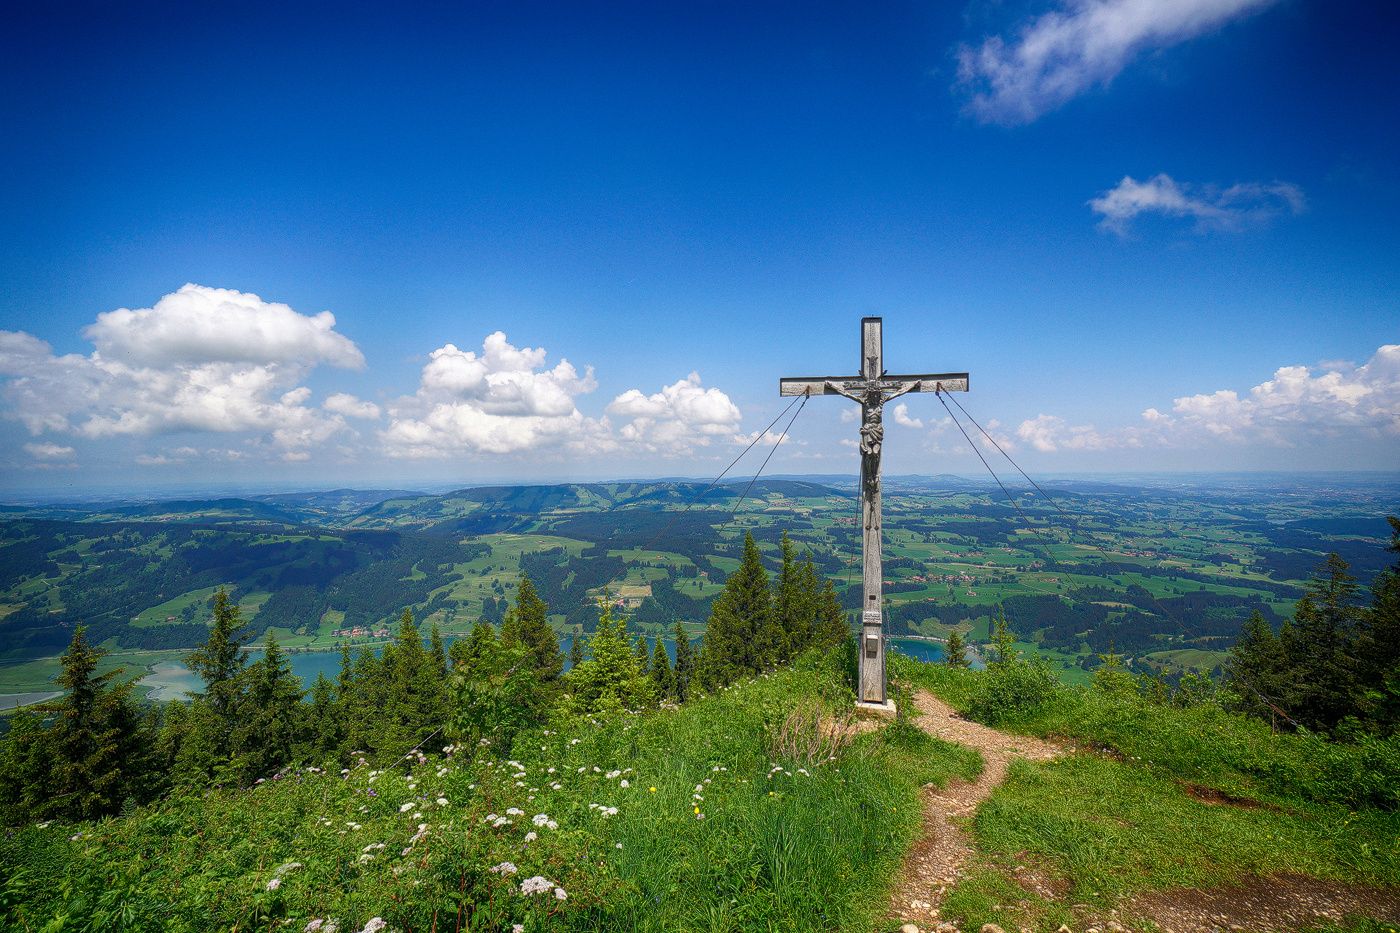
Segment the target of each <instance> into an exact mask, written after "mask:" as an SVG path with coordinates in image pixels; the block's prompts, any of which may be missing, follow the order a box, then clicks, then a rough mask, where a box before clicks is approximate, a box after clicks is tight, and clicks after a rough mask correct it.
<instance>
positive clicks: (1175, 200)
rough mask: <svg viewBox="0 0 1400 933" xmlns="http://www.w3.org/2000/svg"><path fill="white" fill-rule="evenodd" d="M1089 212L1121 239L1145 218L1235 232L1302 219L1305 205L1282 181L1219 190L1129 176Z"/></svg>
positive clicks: (1160, 178) (1293, 188)
mask: <svg viewBox="0 0 1400 933" xmlns="http://www.w3.org/2000/svg"><path fill="white" fill-rule="evenodd" d="M1089 207H1090V209H1092V210H1093V211H1094V212H1095V213H1097V214H1102V215H1103V220H1102V221H1101V222H1100V223H1099V226H1100V227H1102V228H1103V229H1105V230H1111V231H1113V232H1114V233H1117V234H1119V235H1122V234H1124V233H1126V232H1127V229H1128V225H1129V224H1130V223H1131V222H1132V220H1133V219H1134V218H1135V217H1138V216H1140V215H1142V214H1161V215H1163V216H1166V217H1187V218H1192V219H1194V220H1195V221H1196V225H1197V227H1198V228H1206V227H1215V228H1218V229H1223V230H1237V229H1239V228H1241V227H1243V226H1244V225H1245V224H1247V223H1251V222H1258V221H1262V220H1267V219H1269V218H1270V217H1276V216H1278V215H1279V214H1299V213H1302V212H1303V210H1304V209H1306V207H1307V199H1306V198H1305V197H1304V196H1303V190H1302V189H1301V188H1299V187H1298V186H1297V185H1294V184H1290V183H1288V182H1281V181H1276V182H1271V183H1268V184H1262V183H1258V182H1250V183H1246V184H1236V185H1231V186H1230V187H1228V188H1221V187H1218V186H1215V185H1188V184H1182V183H1180V182H1177V181H1175V180H1174V179H1172V177H1171V176H1169V175H1166V174H1159V175H1154V176H1152V177H1151V178H1149V179H1147V181H1137V180H1136V179H1134V178H1132V177H1130V176H1126V175H1125V176H1124V177H1123V180H1122V181H1120V182H1119V183H1118V184H1117V185H1116V186H1115V187H1113V188H1111V189H1109V190H1108V191H1105V192H1104V193H1103V194H1101V195H1099V196H1098V197H1096V198H1093V199H1091V200H1090V201H1089Z"/></svg>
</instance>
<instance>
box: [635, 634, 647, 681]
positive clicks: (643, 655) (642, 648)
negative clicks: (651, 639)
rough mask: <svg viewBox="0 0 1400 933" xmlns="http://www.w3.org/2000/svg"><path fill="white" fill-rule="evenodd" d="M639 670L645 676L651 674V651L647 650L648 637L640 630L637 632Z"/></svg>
mask: <svg viewBox="0 0 1400 933" xmlns="http://www.w3.org/2000/svg"><path fill="white" fill-rule="evenodd" d="M636 652H637V670H638V672H640V673H641V675H642V676H643V677H647V676H650V674H651V652H650V651H648V650H647V637H646V636H645V635H643V634H641V633H640V632H639V633H638V634H637V645H636Z"/></svg>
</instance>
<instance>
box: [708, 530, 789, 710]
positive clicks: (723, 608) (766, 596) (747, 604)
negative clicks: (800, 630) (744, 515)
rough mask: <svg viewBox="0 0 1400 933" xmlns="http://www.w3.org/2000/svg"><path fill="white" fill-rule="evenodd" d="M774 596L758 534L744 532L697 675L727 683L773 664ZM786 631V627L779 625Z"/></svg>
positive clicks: (714, 609)
mask: <svg viewBox="0 0 1400 933" xmlns="http://www.w3.org/2000/svg"><path fill="white" fill-rule="evenodd" d="M772 603H773V600H772V595H771V594H770V592H769V590H768V573H767V571H765V570H764V569H763V561H762V559H761V558H760V557H759V553H758V545H757V544H755V543H754V540H753V535H751V534H749V533H748V532H747V531H746V532H744V552H743V559H742V561H741V562H740V564H739V569H738V570H736V571H735V572H734V573H733V574H732V575H730V577H729V579H728V580H726V581H725V584H724V591H723V592H721V593H720V594H719V596H718V597H716V598H715V602H714V606H713V607H712V609H711V610H710V621H709V623H708V624H707V625H706V627H705V648H704V652H703V653H702V654H701V656H700V662H699V664H698V665H697V670H696V674H697V675H698V676H699V678H700V680H701V681H702V683H704V684H705V685H706V686H709V687H723V686H727V685H729V684H731V683H733V682H734V681H735V680H737V679H738V678H740V677H742V676H744V675H745V674H751V673H753V674H756V673H758V672H760V671H762V670H764V669H765V668H766V667H767V666H768V665H769V664H770V663H772V658H771V656H770V655H769V654H768V653H767V651H766V650H765V649H769V648H771V645H772V639H771V636H772V634H773V630H774V628H775V623H774V621H773V605H772ZM779 631H781V630H779Z"/></svg>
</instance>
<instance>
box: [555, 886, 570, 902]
mask: <svg viewBox="0 0 1400 933" xmlns="http://www.w3.org/2000/svg"><path fill="white" fill-rule="evenodd" d="M554 899H555V900H556V901H567V900H568V899H569V895H567V894H565V893H564V889H563V888H555V889H554Z"/></svg>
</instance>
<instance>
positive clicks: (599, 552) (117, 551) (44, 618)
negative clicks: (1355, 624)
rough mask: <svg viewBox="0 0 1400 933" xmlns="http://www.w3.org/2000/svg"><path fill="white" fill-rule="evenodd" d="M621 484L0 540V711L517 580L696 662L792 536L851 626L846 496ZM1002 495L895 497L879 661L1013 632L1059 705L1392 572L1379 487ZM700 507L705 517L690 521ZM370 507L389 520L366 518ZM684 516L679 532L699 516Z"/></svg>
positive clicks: (1163, 483) (381, 630)
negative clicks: (710, 632)
mask: <svg viewBox="0 0 1400 933" xmlns="http://www.w3.org/2000/svg"><path fill="white" fill-rule="evenodd" d="M744 485H745V484H736V485H720V486H716V487H714V488H713V489H710V490H708V491H705V490H704V487H703V486H701V485H699V484H692V483H616V484H598V485H566V486H520V487H485V488H471V489H463V490H458V491H456V492H452V493H448V494H446V495H442V496H425V495H414V494H407V493H401V492H395V491H392V490H390V491H383V492H381V493H374V492H362V493H355V492H353V491H347V490H341V491H337V492H335V493H307V494H305V495H301V496H297V495H287V494H280V495H277V496H268V497H264V498H261V499H259V498H250V499H221V500H209V501H203V500H202V501H185V502H162V503H135V504H133V503H109V504H103V505H98V506H90V507H85V508H81V509H80V508H78V507H74V506H43V505H35V506H27V507H10V508H9V509H8V510H7V512H6V520H5V521H3V522H0V696H4V695H16V694H25V693H32V692H36V691H42V690H44V689H47V688H48V687H49V686H50V685H51V684H52V677H53V673H54V672H55V671H56V670H57V664H56V661H55V660H54V659H55V657H56V656H57V655H58V654H59V653H61V652H62V650H63V648H64V647H65V646H66V644H67V642H68V641H69V640H70V638H71V635H72V630H73V627H74V626H76V625H78V624H85V625H87V626H88V627H89V637H90V638H91V639H92V640H93V641H96V642H99V643H101V644H102V645H103V646H104V647H106V648H108V649H110V650H112V651H113V652H114V653H113V655H112V656H111V657H110V658H109V659H108V661H107V663H108V664H110V665H120V664H130V665H137V666H141V667H146V668H147V669H148V670H154V668H155V667H156V666H158V665H160V664H166V663H170V662H171V661H172V660H173V659H178V658H179V657H181V656H182V655H183V653H184V652H186V651H187V650H188V649H189V648H190V647H192V646H194V645H195V644H197V643H198V642H200V641H201V640H202V639H203V635H204V632H205V631H206V623H207V621H208V619H209V615H210V600H211V597H212V595H213V593H215V592H216V591H217V590H218V589H219V588H221V587H222V588H224V589H226V590H227V591H228V592H229V593H230V594H231V595H233V596H234V597H235V599H236V600H237V601H238V603H239V605H240V609H241V612H242V617H243V619H244V620H245V621H246V622H247V623H248V627H249V630H250V631H251V632H252V633H253V634H254V635H255V637H256V639H258V640H261V639H264V638H265V637H266V633H267V632H272V633H273V634H275V636H276V637H277V640H278V641H279V643H280V644H282V645H283V646H284V648H287V649H289V650H292V651H294V652H301V651H305V652H321V651H337V650H338V649H339V648H340V647H341V646H342V645H345V644H350V645H352V646H364V645H373V644H375V643H377V642H379V641H382V640H383V639H384V638H386V637H387V629H388V628H389V627H390V626H391V625H392V623H393V621H394V620H395V619H397V618H398V616H399V615H400V614H401V613H402V612H403V610H404V609H405V608H407V609H411V610H412V611H413V613H414V615H415V616H416V618H417V619H418V621H419V623H420V625H421V626H422V627H423V629H424V631H426V630H427V629H428V627H430V626H432V625H436V626H438V628H439V629H440V631H441V632H443V633H444V635H447V636H449V637H450V636H452V635H454V634H462V633H465V632H467V631H469V630H470V629H471V627H472V626H473V625H475V624H476V622H477V621H478V620H481V619H484V620H486V621H488V622H492V623H499V622H500V621H501V619H502V618H503V616H504V614H505V612H506V611H507V610H508V608H509V606H510V605H511V603H512V601H513V599H514V594H515V592H516V590H517V588H518V586H519V584H520V580H521V577H522V575H523V574H529V576H530V577H531V580H532V582H533V583H534V585H535V587H536V589H537V590H538V591H539V593H540V595H541V596H542V597H543V598H544V599H545V600H546V602H547V603H548V604H549V606H550V611H551V615H550V621H551V624H552V625H553V626H554V627H555V629H556V631H557V632H558V633H559V634H560V636H561V637H566V638H571V637H574V636H579V637H584V638H586V637H587V636H588V635H589V633H590V632H591V631H592V630H593V628H594V627H595V626H596V622H597V609H596V602H597V599H598V598H599V597H600V596H602V595H603V594H604V593H605V592H606V593H607V594H608V595H609V596H610V597H612V598H613V599H614V600H615V601H616V602H617V603H618V606H619V609H620V610H621V611H623V612H625V613H626V614H627V615H628V616H629V624H630V627H631V628H632V630H633V631H637V632H641V633H642V634H645V635H647V636H648V637H649V638H651V639H656V638H662V639H663V640H668V639H669V638H670V637H671V634H672V632H673V630H674V627H675V625H676V623H677V622H678V621H679V622H680V623H681V625H682V627H683V629H684V630H685V631H686V633H687V635H688V636H689V637H690V638H692V639H695V638H699V637H700V636H701V635H702V634H703V632H704V624H705V621H706V619H707V618H708V615H709V606H710V603H711V601H712V600H713V599H714V597H715V596H716V595H717V594H718V593H719V592H720V591H721V589H722V587H723V584H724V581H725V579H726V578H727V576H728V574H729V573H731V572H732V571H733V570H734V569H735V567H736V566H737V557H738V554H739V550H740V548H741V546H742V542H743V538H744V535H746V534H751V535H752V536H753V537H754V539H755V541H756V542H757V543H758V546H759V548H760V550H761V551H762V553H763V555H764V557H765V559H766V560H768V561H769V562H770V563H769V566H770V568H771V567H776V566H777V563H778V560H779V555H780V548H781V540H782V536H783V535H784V534H786V535H787V536H788V538H789V540H790V541H791V542H792V544H793V545H794V546H795V548H796V550H797V552H798V554H799V555H810V557H811V559H812V561H813V562H814V564H815V565H816V567H817V569H818V571H819V572H820V573H821V574H823V575H824V576H825V577H826V578H827V579H829V580H830V581H831V582H832V583H833V585H834V586H835V587H836V589H837V591H838V594H839V596H840V597H841V599H842V600H843V604H844V605H845V606H846V607H847V608H848V609H851V610H854V608H855V607H856V606H857V605H858V604H859V598H860V593H859V586H860V583H859V566H858V561H859V556H860V555H859V528H858V527H857V517H856V516H857V508H856V502H855V500H854V498H853V493H854V486H855V484H854V482H853V481H851V480H843V479H841V478H835V479H833V478H829V477H828V478H825V481H824V482H816V481H808V480H806V479H800V480H799V479H771V480H761V481H759V482H758V483H756V484H754V486H753V487H752V489H750V490H749V491H748V494H747V496H744V495H743V493H744ZM1041 486H1042V488H1043V489H1044V490H1045V492H1046V493H1048V494H1049V496H1050V499H1051V500H1053V501H1047V499H1046V498H1044V497H1042V496H1041V495H1040V494H1039V493H1038V492H1037V491H1036V490H1035V489H1033V488H1031V487H1029V486H1026V485H1022V486H1013V487H1011V493H1012V500H1011V501H1008V499H1007V498H1006V496H1005V495H1004V494H1003V493H1002V491H1001V490H999V489H998V488H997V487H995V486H987V485H984V484H978V483H974V482H971V481H967V480H962V479H959V478H957V477H891V478H888V479H887V480H886V489H885V520H886V528H885V532H886V533H885V538H886V547H885V554H884V558H885V564H884V566H885V587H886V608H887V624H888V629H889V632H890V634H891V635H892V636H896V637H899V636H912V637H915V638H924V639H942V638H945V637H946V636H947V634H948V633H949V632H950V631H953V630H956V631H958V632H959V633H960V634H961V635H962V637H963V638H964V640H965V641H968V642H970V643H971V644H972V645H974V646H975V645H979V644H984V643H986V642H987V641H988V639H989V626H990V622H991V619H992V617H993V615H994V614H995V613H996V612H997V611H1004V612H1005V614H1006V617H1007V620H1008V622H1009V624H1010V626H1011V628H1012V630H1013V631H1014V632H1015V633H1016V635H1017V638H1018V639H1019V642H1018V644H1019V646H1020V647H1021V649H1022V650H1023V651H1025V652H1027V653H1029V652H1038V653H1040V654H1042V655H1043V656H1045V657H1047V658H1048V660H1049V661H1050V663H1051V665H1052V668H1053V669H1054V670H1055V671H1056V673H1057V674H1058V675H1059V676H1060V677H1061V679H1062V680H1065V681H1066V682H1069V683H1075V682H1079V681H1081V680H1082V679H1084V678H1085V677H1087V676H1088V674H1089V671H1090V670H1092V669H1093V667H1095V666H1096V665H1097V664H1098V663H1099V660H1098V656H1099V655H1100V654H1104V653H1110V652H1111V653H1114V654H1118V655H1121V656H1123V657H1124V658H1125V660H1126V661H1127V662H1128V663H1130V664H1132V665H1134V666H1136V667H1138V668H1140V669H1155V668H1163V667H1164V668H1166V669H1168V670H1173V669H1182V668H1189V669H1196V670H1200V671H1203V672H1207V673H1208V672H1210V671H1213V670H1215V669H1216V667H1217V666H1218V665H1219V664H1220V663H1221V662H1222V661H1223V659H1224V658H1225V656H1226V652H1227V651H1228V649H1229V647H1230V645H1231V644H1232V643H1233V641H1234V639H1235V637H1236V636H1237V635H1238V632H1239V629H1240V625H1241V624H1242V623H1243V622H1244V620H1245V619H1247V618H1248V617H1249V616H1250V614H1252V613H1254V612H1259V613H1261V614H1262V615H1263V616H1264V618H1265V619H1267V620H1268V621H1270V622H1271V623H1273V624H1275V625H1277V624H1279V623H1281V622H1282V620H1283V619H1285V618H1287V617H1288V616H1289V615H1290V614H1291V613H1292V610H1293V605H1294V603H1295V601H1296V600H1297V599H1298V598H1299V597H1300V596H1301V595H1302V593H1303V585H1304V583H1305V582H1306V580H1307V579H1308V578H1309V576H1310V575H1311V574H1312V572H1313V571H1314V570H1315V569H1316V567H1317V566H1318V564H1319V563H1320V561H1321V560H1322V559H1323V558H1324V556H1325V555H1326V554H1327V553H1328V552H1330V551H1336V552H1338V553H1339V554H1341V556H1342V557H1343V558H1344V559H1346V560H1347V561H1348V562H1349V563H1350V564H1351V568H1352V572H1353V573H1354V574H1355V575H1356V576H1357V577H1358V578H1359V579H1360V581H1361V582H1362V583H1363V584H1365V583H1368V582H1369V581H1370V579H1371V578H1372V577H1373V576H1374V574H1375V573H1376V572H1377V571H1379V570H1380V569H1381V568H1382V567H1384V566H1385V565H1386V563H1387V557H1388V555H1387V553H1386V551H1385V550H1384V544H1385V543H1386V542H1387V541H1388V539H1389V526H1388V525H1387V524H1386V522H1385V519H1384V515H1385V514H1386V512H1387V510H1388V509H1389V510H1390V511H1392V512H1393V511H1394V509H1395V506H1394V503H1395V502H1396V501H1397V500H1398V499H1400V495H1397V493H1398V492H1400V481H1397V479H1396V478H1395V477H1394V476H1393V475H1375V476H1363V477H1358V476H1356V475H1354V474H1349V475H1338V476H1334V477H1322V476H1313V477H1304V478H1291V479H1285V478H1280V477H1270V476H1256V477H1255V478H1254V479H1253V481H1246V480H1245V479H1242V478H1240V477H1221V478H1216V479H1215V480H1212V479H1210V478H1208V477H1203V478H1198V479H1195V480H1193V481H1191V482H1190V483H1189V484H1188V483H1187V482H1185V481H1183V480H1181V479H1180V478H1176V479H1172V480H1168V479H1165V478H1160V477H1158V478H1151V477H1148V478H1143V479H1142V480H1141V481H1140V482H1138V483H1136V484H1134V483H1130V482H1128V481H1126V480H1123V479H1119V480H1116V481H1115V482H1112V483H1109V482H1100V481H1093V480H1085V479H1079V480H1075V481H1068V480H1066V481H1059V482H1054V483H1048V484H1047V483H1044V482H1042V483H1041ZM702 493H703V495H702ZM380 496H382V498H379V497H380ZM687 505H690V508H689V509H688V510H687V509H686V507H687Z"/></svg>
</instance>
